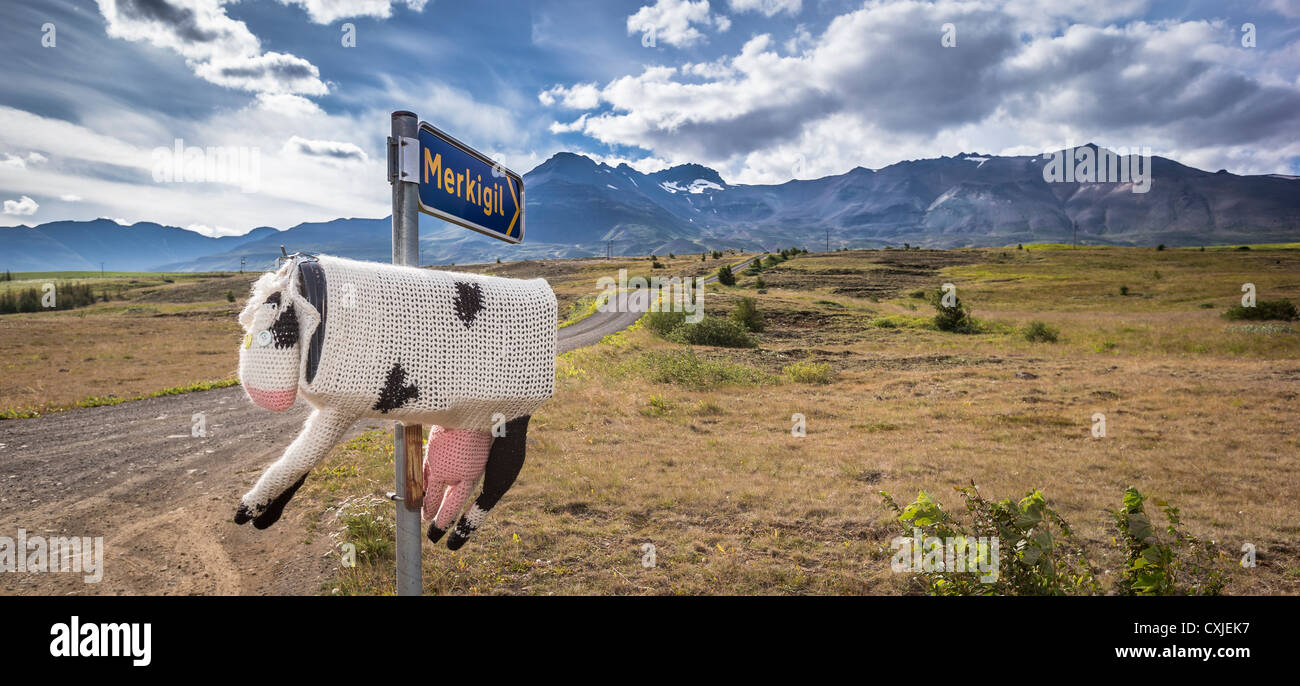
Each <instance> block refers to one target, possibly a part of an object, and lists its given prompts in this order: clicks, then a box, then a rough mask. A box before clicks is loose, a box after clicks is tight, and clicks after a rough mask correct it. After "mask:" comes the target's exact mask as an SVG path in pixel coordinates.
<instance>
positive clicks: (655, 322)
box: [641, 312, 686, 337]
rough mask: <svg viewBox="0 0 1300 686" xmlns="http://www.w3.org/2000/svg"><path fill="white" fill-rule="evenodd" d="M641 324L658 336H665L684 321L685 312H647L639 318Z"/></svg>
mask: <svg viewBox="0 0 1300 686" xmlns="http://www.w3.org/2000/svg"><path fill="white" fill-rule="evenodd" d="M641 321H642V322H643V326H645V328H647V329H649V330H651V331H653V332H654V333H656V334H658V335H659V336H663V337H667V336H668V334H670V333H672V332H673V329H676V328H677V327H679V326H681V325H682V324H684V323H686V313H685V312H647V313H645V316H644V317H642V318H641Z"/></svg>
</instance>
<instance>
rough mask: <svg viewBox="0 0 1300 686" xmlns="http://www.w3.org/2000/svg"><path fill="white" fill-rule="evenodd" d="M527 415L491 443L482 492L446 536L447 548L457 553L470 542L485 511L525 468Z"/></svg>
mask: <svg viewBox="0 0 1300 686" xmlns="http://www.w3.org/2000/svg"><path fill="white" fill-rule="evenodd" d="M528 419H529V417H528V415H524V416H523V417H520V418H518V419H515V420H512V421H509V422H506V435H504V436H502V437H500V438H497V439H495V440H493V441H492V452H491V453H490V454H489V455H488V462H487V470H486V471H484V473H483V492H482V493H480V494H479V496H478V498H477V499H476V500H475V501H474V504H473V505H471V506H470V508H469V510H468V511H467V512H466V513H465V515H464V516H463V517H461V518H460V521H459V522H457V523H456V530H455V531H452V532H451V535H450V536H448V537H447V547H448V548H450V549H452V550H459V549H460V547H461V546H463V545H465V541H467V540H469V536H470V534H472V533H474V531H475V530H477V529H478V528H479V526H480V525H482V524H483V520H484V519H486V518H487V515H488V512H489V511H490V510H491V509H492V508H493V507H495V506H496V504H497V501H498V500H500V499H501V496H503V495H505V494H506V491H508V490H510V487H511V486H513V485H514V483H515V477H517V476H519V470H520V469H523V466H524V451H525V449H526V448H527V445H528Z"/></svg>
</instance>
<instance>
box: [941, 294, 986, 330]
mask: <svg viewBox="0 0 1300 686" xmlns="http://www.w3.org/2000/svg"><path fill="white" fill-rule="evenodd" d="M943 296H944V293H943V291H939V290H937V291H935V292H934V294H933V295H932V296H931V297H930V304H931V305H933V306H934V309H935V315H934V328H936V329H938V330H940V331H948V332H951V333H978V332H979V324H977V323H976V322H975V318H974V317H971V316H970V311H969V310H967V309H966V306H965V305H964V304H962V301H961V298H958V297H956V295H954V296H953V305H952V307H945V306H944V304H943Z"/></svg>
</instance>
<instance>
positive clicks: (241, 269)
mask: <svg viewBox="0 0 1300 686" xmlns="http://www.w3.org/2000/svg"><path fill="white" fill-rule="evenodd" d="M239 273H240V274H243V273H244V258H242V257H241V258H239Z"/></svg>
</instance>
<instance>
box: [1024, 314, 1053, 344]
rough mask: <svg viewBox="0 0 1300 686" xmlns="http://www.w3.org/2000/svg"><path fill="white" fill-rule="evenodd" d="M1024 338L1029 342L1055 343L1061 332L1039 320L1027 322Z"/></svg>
mask: <svg viewBox="0 0 1300 686" xmlns="http://www.w3.org/2000/svg"><path fill="white" fill-rule="evenodd" d="M1024 334H1025V340H1027V341H1029V342H1031V343H1055V342H1056V340H1057V338H1059V337H1060V335H1061V332H1060V331H1058V330H1057V329H1055V328H1053V327H1051V326H1048V325H1047V324H1045V323H1043V322H1040V321H1037V320H1035V321H1032V322H1029V325H1028V326H1026V327H1025V329H1024Z"/></svg>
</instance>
